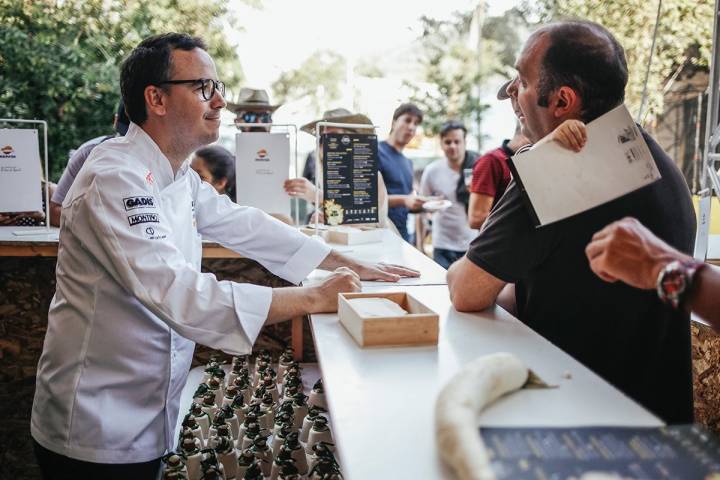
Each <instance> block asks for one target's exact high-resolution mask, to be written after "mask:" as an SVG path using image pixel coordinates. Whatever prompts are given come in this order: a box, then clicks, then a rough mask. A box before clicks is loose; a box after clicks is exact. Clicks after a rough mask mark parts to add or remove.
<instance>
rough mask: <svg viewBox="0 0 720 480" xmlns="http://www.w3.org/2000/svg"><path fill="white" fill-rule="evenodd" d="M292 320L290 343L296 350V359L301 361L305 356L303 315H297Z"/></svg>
mask: <svg viewBox="0 0 720 480" xmlns="http://www.w3.org/2000/svg"><path fill="white" fill-rule="evenodd" d="M290 321H291V322H292V326H291V332H290V343H291V344H292V348H293V350H294V351H295V361H297V362H300V361H302V358H303V317H295V318H293V319H292V320H290Z"/></svg>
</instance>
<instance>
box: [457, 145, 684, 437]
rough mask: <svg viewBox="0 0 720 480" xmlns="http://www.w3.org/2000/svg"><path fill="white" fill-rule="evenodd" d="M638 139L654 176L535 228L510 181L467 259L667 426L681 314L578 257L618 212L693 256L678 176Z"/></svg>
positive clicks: (676, 409)
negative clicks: (511, 290)
mask: <svg viewBox="0 0 720 480" xmlns="http://www.w3.org/2000/svg"><path fill="white" fill-rule="evenodd" d="M643 136H644V138H645V140H646V141H647V143H648V146H649V147H650V151H651V153H652V155H653V158H654V159H655V163H656V164H657V166H658V169H659V170H660V174H661V175H662V179H661V180H659V181H657V182H655V183H653V184H652V185H649V186H646V187H644V188H642V189H640V190H638V191H636V192H633V193H630V194H628V195H625V196H623V197H621V198H618V199H616V200H613V201H612V202H609V203H607V204H605V205H602V206H599V207H596V208H593V209H592V210H589V211H587V212H584V213H581V214H579V215H575V216H574V217H571V218H568V219H566V220H563V221H560V222H557V223H554V224H551V225H546V226H544V227H540V228H536V227H535V226H534V225H533V222H532V221H531V218H530V215H529V214H528V211H527V209H526V204H525V201H524V198H523V194H522V192H521V190H520V187H519V186H518V184H517V183H516V182H515V181H513V182H511V183H510V185H509V186H508V189H507V191H506V192H505V195H504V196H503V197H502V199H501V200H500V202H499V203H498V204H497V205H496V206H495V207H494V208H493V210H492V212H491V213H490V216H489V218H488V220H487V221H486V223H485V226H484V228H483V230H482V231H481V233H480V235H479V236H478V237H477V238H476V239H475V241H473V243H472V244H471V245H470V249H469V250H468V253H467V257H468V259H470V261H472V262H473V263H474V264H476V265H478V266H479V267H481V268H482V269H483V270H485V271H486V272H488V273H490V274H491V275H493V276H495V277H496V278H499V279H501V280H503V281H506V282H509V283H515V284H516V300H517V308H518V314H519V315H518V316H519V318H520V320H522V321H523V322H524V323H526V324H527V325H528V326H530V327H531V328H532V329H534V330H535V331H537V332H538V333H539V334H541V335H543V336H544V337H545V338H547V339H548V340H550V341H551V342H553V343H554V344H555V345H557V346H558V347H560V348H561V349H563V350H565V351H566V352H568V353H569V354H570V355H572V356H573V357H575V358H576V359H578V360H579V361H580V362H582V363H584V364H585V365H586V366H588V367H589V368H591V369H592V370H594V371H595V372H596V373H598V374H599V375H600V376H602V377H603V378H605V379H606V380H607V381H609V382H610V383H612V384H613V385H615V386H616V387H617V388H618V389H620V390H621V391H623V392H625V394H627V395H628V396H630V397H631V398H633V399H634V400H636V401H637V402H639V403H640V404H642V405H643V406H645V407H646V408H647V409H649V410H650V411H652V412H653V413H655V414H656V415H657V416H659V417H660V418H662V419H663V420H665V421H666V422H668V423H678V422H691V421H692V419H693V404H692V375H691V357H690V326H689V315H688V314H686V313H684V312H678V311H675V310H673V309H672V308H670V307H668V306H667V305H665V304H663V303H661V302H660V300H659V299H658V297H657V294H656V293H655V292H654V291H647V290H639V289H636V288H632V287H629V286H627V285H625V284H623V283H621V282H618V283H607V282H604V281H602V280H600V278H598V277H597V276H596V275H595V274H594V273H593V272H592V271H591V270H590V266H589V263H588V260H587V257H586V256H585V247H586V246H587V244H588V242H589V241H590V239H591V237H592V235H593V234H594V233H595V232H597V231H598V230H600V229H602V228H603V227H605V226H606V225H608V224H609V223H611V222H613V221H615V220H619V219H621V218H623V217H626V216H632V217H635V218H637V219H638V220H640V221H641V222H642V223H643V224H644V225H645V226H647V227H648V228H649V229H650V230H651V231H652V232H653V233H655V234H656V235H657V236H659V237H660V238H662V239H663V240H665V241H666V242H667V243H669V244H670V245H672V246H673V247H675V248H677V249H678V250H681V251H683V252H686V253H690V252H691V250H692V246H693V241H694V237H695V214H694V211H693V206H692V201H691V197H690V192H689V191H688V188H687V185H686V183H685V180H684V178H683V177H682V175H681V174H680V172H679V170H678V169H677V167H676V166H675V165H674V163H673V162H672V160H671V159H670V158H669V157H668V156H667V154H665V152H663V151H662V149H661V148H660V146H658V144H657V143H655V141H654V140H653V139H652V138H650V136H649V135H647V134H646V133H644V132H643ZM557 181H562V179H560V178H559V179H557Z"/></svg>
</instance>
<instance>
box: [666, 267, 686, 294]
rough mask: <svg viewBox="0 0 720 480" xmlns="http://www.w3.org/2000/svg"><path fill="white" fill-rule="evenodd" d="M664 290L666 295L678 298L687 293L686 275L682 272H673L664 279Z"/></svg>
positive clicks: (668, 273)
mask: <svg viewBox="0 0 720 480" xmlns="http://www.w3.org/2000/svg"><path fill="white" fill-rule="evenodd" d="M662 288H663V292H664V293H665V295H667V296H669V297H677V296H678V295H680V294H681V293H682V292H684V291H685V274H684V272H682V271H680V270H671V271H669V272H667V273H666V274H665V276H664V277H663V279H662Z"/></svg>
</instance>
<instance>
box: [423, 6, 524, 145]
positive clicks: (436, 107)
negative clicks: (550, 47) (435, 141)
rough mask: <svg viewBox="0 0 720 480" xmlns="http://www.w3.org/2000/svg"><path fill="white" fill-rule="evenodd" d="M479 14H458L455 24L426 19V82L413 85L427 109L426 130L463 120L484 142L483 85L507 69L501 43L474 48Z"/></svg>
mask: <svg viewBox="0 0 720 480" xmlns="http://www.w3.org/2000/svg"><path fill="white" fill-rule="evenodd" d="M475 14H476V12H468V13H466V14H461V13H456V14H455V17H454V18H453V19H451V20H436V19H432V18H428V17H423V18H422V23H423V33H422V36H421V38H420V41H421V44H422V53H421V58H420V62H421V64H422V67H423V72H424V83H423V84H422V85H418V84H410V85H409V86H410V87H411V88H412V89H413V91H414V94H413V96H412V100H413V101H414V102H416V103H417V104H418V105H419V106H420V107H421V108H422V109H423V110H424V111H425V118H424V120H423V129H424V130H425V132H427V133H429V134H435V133H437V132H438V131H439V128H440V126H441V125H442V123H443V122H445V121H446V120H448V119H458V120H462V121H463V122H465V124H466V126H467V127H468V130H469V132H470V133H471V134H474V135H478V141H479V142H480V143H481V138H479V132H478V126H479V123H480V119H481V116H482V113H483V111H484V110H485V109H486V108H487V105H484V104H482V103H481V102H480V85H481V84H482V82H483V80H484V79H485V78H487V76H488V75H490V74H491V73H495V72H498V71H501V70H502V69H503V65H502V63H501V58H502V55H501V54H500V52H501V50H502V48H501V47H500V45H501V44H500V43H498V42H496V41H495V40H493V39H490V38H482V40H481V41H479V42H476V44H471V41H470V38H472V36H473V35H472V34H473V32H472V29H474V28H478V23H477V21H473V16H474V15H475ZM491 31H492V30H491ZM510 40H512V39H510ZM507 43H508V44H510V43H511V41H510V42H507ZM504 48H513V47H512V46H510V45H509V46H507V47H504Z"/></svg>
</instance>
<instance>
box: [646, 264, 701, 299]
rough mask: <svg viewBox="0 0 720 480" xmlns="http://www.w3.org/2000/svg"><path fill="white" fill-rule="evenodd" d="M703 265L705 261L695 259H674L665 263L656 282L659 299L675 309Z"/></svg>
mask: <svg viewBox="0 0 720 480" xmlns="http://www.w3.org/2000/svg"><path fill="white" fill-rule="evenodd" d="M703 266H705V263H703V262H698V261H697V260H675V261H673V262H670V263H668V264H667V265H665V267H664V268H663V269H662V270H660V274H658V278H657V283H656V288H657V294H658V297H660V300H662V301H663V302H664V303H667V304H669V305H671V306H672V307H673V308H675V309H678V308H680V307H681V306H683V305H684V304H685V300H686V299H687V296H688V294H689V292H690V290H691V289H692V285H693V278H694V277H695V274H696V273H697V271H698V270H700V269H701V268H702V267H703Z"/></svg>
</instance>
